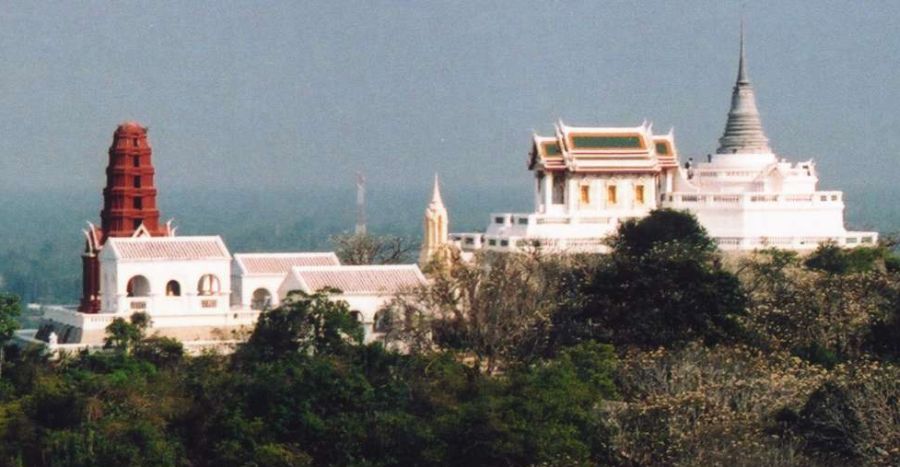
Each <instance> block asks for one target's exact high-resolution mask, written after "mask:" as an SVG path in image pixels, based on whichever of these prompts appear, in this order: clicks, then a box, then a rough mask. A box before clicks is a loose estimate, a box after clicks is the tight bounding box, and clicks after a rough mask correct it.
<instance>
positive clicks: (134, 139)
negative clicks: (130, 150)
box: [131, 138, 138, 147]
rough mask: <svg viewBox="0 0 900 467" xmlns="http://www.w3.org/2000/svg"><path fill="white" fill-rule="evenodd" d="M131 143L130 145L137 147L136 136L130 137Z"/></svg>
mask: <svg viewBox="0 0 900 467" xmlns="http://www.w3.org/2000/svg"><path fill="white" fill-rule="evenodd" d="M131 144H132V146H134V147H138V139H137V138H132V139H131Z"/></svg>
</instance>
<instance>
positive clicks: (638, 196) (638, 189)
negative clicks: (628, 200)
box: [634, 185, 644, 204]
mask: <svg viewBox="0 0 900 467" xmlns="http://www.w3.org/2000/svg"><path fill="white" fill-rule="evenodd" d="M634 202H635V203H638V204H644V185H637V186H635V187H634Z"/></svg>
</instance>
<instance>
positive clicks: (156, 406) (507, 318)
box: [0, 211, 900, 466]
mask: <svg viewBox="0 0 900 467" xmlns="http://www.w3.org/2000/svg"><path fill="white" fill-rule="evenodd" d="M610 246H611V248H612V250H611V252H610V254H608V255H603V256H583V257H580V256H556V255H553V254H552V252H540V251H532V252H529V253H528V254H521V255H506V256H496V255H483V256H479V257H477V258H475V259H474V261H473V262H462V261H459V259H458V258H454V257H450V258H449V259H448V260H447V261H446V262H445V263H443V264H441V265H435V267H434V268H433V274H432V281H431V283H430V284H429V285H428V286H426V287H423V288H421V289H420V290H415V291H410V292H411V293H408V294H406V295H404V296H402V297H398V298H397V300H396V301H395V302H393V303H392V304H391V308H390V310H386V311H389V312H390V313H389V315H388V317H389V319H388V322H389V324H390V326H391V329H390V331H389V332H388V333H387V335H386V336H385V339H384V342H378V343H374V344H370V345H364V344H363V343H362V337H363V336H362V332H361V329H360V327H359V325H358V323H356V322H355V321H354V319H353V316H352V315H351V314H350V312H349V308H348V306H347V304H346V303H343V302H336V301H333V300H331V299H330V297H329V292H330V291H327V290H326V291H321V292H319V293H317V294H314V295H304V294H300V293H295V294H293V295H292V296H291V297H290V299H289V300H287V301H286V302H285V303H284V304H283V305H282V306H281V307H279V308H277V309H274V310H268V311H267V312H266V313H265V314H264V315H263V316H262V318H261V319H260V321H259V322H258V324H257V326H256V328H255V329H254V330H253V333H252V334H251V335H250V336H249V339H248V340H247V342H246V343H245V344H243V345H242V346H240V347H239V348H237V349H236V351H235V352H234V353H231V354H229V355H219V354H214V353H210V354H204V355H198V356H187V355H185V351H184V348H183V347H182V346H181V344H180V343H178V342H176V341H173V340H171V339H167V338H164V337H159V336H155V335H147V334H148V333H147V330H148V329H150V328H149V327H148V324H149V323H148V321H147V319H148V317H147V316H146V315H142V314H136V315H134V316H132V317H131V319H130V320H116V321H114V322H113V323H112V324H111V325H110V327H109V328H108V329H107V346H108V349H107V351H105V352H100V353H94V354H78V355H66V356H63V357H62V358H60V359H58V360H55V361H48V360H47V359H46V357H45V356H42V355H41V353H40V352H38V351H36V350H32V349H17V348H14V347H9V348H8V350H7V353H6V364H5V366H4V367H3V374H2V377H0V465H38V466H40V465H75V466H79V465H83V466H87V465H160V466H167V465H191V466H206V465H209V466H212V465H216V466H229V465H234V466H299V465H491V466H494V465H565V466H568V465H626V466H632V465H726V464H727V465H736V466H743V465H746V466H751V465H753V466H755V465H775V466H787V465H896V464H898V463H900V448H898V446H900V428H898V426H900V388H898V380H900V367H898V366H897V362H898V358H900V353H898V344H897V341H898V339H897V337H898V321H900V317H898V312H900V273H898V270H897V268H896V267H894V266H892V265H894V264H896V262H897V261H896V258H895V257H894V256H893V254H892V253H891V251H889V250H888V249H886V248H869V249H856V250H843V249H839V248H835V247H834V246H833V245H824V246H822V247H820V248H819V249H818V250H817V251H815V252H813V253H811V254H809V255H806V256H798V255H796V254H793V253H786V252H783V251H778V250H767V251H761V252H757V253H755V254H753V255H750V256H746V257H741V258H735V257H729V256H723V255H721V254H720V253H718V252H717V251H716V250H715V248H714V245H713V243H712V242H711V241H710V239H709V238H708V237H707V235H706V234H705V232H703V230H702V229H701V228H700V227H699V226H698V225H697V223H696V221H695V220H694V219H693V218H692V217H691V216H690V215H686V214H683V213H678V212H674V211H656V212H654V213H653V214H652V215H651V216H649V217H648V218H646V219H644V220H641V221H634V222H628V223H626V224H625V225H624V226H623V228H622V229H621V230H620V231H619V234H618V235H617V236H616V237H615V238H613V239H611V241H610ZM8 298H9V300H8V301H6V302H4V303H6V304H7V305H9V306H6V307H5V308H8V309H9V310H7V313H6V315H7V316H13V315H14V314H15V313H16V312H17V307H18V303H17V302H16V301H15V299H14V298H13V297H8ZM610 344H613V345H610ZM394 349H404V350H405V352H402V353H401V352H397V351H395V350H394Z"/></svg>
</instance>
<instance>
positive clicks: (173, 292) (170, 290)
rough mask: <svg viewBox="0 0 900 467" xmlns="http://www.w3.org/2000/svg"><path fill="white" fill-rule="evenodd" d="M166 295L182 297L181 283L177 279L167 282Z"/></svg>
mask: <svg viewBox="0 0 900 467" xmlns="http://www.w3.org/2000/svg"><path fill="white" fill-rule="evenodd" d="M166 296H167V297H180V296H181V284H179V283H178V281H176V280H171V281H169V282H168V283H166Z"/></svg>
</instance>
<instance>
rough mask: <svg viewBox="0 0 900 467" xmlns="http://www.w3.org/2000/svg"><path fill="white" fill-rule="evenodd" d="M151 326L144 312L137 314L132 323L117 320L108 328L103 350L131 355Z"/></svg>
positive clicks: (133, 316) (133, 315)
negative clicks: (112, 350)
mask: <svg viewBox="0 0 900 467" xmlns="http://www.w3.org/2000/svg"><path fill="white" fill-rule="evenodd" d="M149 325H150V317H149V316H148V315H147V314H146V313H143V312H135V313H134V314H132V315H131V319H130V321H125V320H124V319H122V318H115V319H113V320H112V322H111V323H109V326H107V327H106V337H105V338H104V339H103V348H105V349H114V350H116V351H117V352H120V353H130V352H131V351H132V349H134V347H135V346H137V345H138V344H139V343H140V341H141V339H143V338H144V333H145V332H146V330H147V327H148V326H149Z"/></svg>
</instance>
